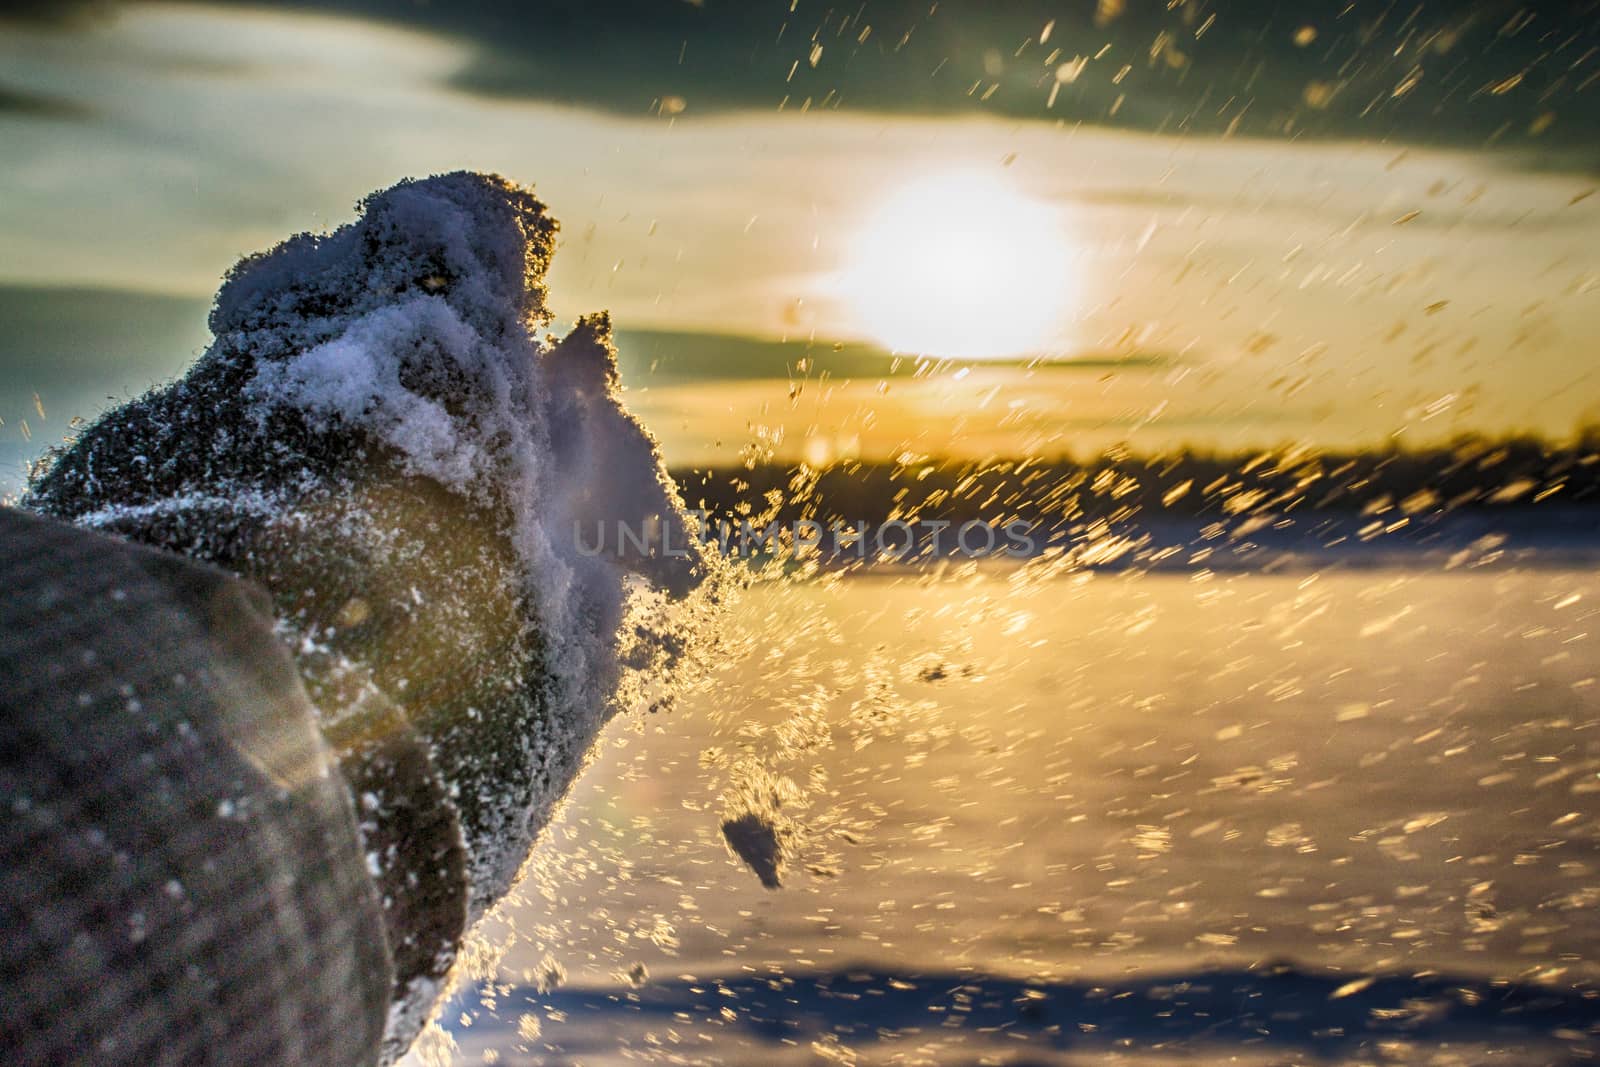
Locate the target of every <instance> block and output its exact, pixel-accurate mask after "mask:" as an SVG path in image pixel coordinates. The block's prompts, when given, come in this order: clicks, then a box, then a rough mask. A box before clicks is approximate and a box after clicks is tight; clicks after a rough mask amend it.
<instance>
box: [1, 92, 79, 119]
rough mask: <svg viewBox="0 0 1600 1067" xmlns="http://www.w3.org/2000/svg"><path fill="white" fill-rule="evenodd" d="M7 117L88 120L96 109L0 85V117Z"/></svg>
mask: <svg viewBox="0 0 1600 1067" xmlns="http://www.w3.org/2000/svg"><path fill="white" fill-rule="evenodd" d="M6 115H13V116H22V117H25V118H36V119H68V120H76V119H86V118H90V117H92V116H93V115H94V109H93V108H91V107H89V106H88V105H86V104H82V103H79V102H78V101H76V100H68V99H66V98H65V97H60V96H46V95H45V94H43V93H33V92H28V91H26V90H22V89H13V88H11V87H10V86H8V85H3V84H0V117H4V116H6Z"/></svg>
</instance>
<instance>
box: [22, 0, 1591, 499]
mask: <svg viewBox="0 0 1600 1067" xmlns="http://www.w3.org/2000/svg"><path fill="white" fill-rule="evenodd" d="M1597 14H1600V12H1597V8H1596V5H1595V4H1594V3H1578V4H1526V3H1524V4H1503V3H1476V4H1465V3H1459V2H1458V3H1451V4H1439V3H1428V2H1426V0H1424V2H1418V0H1408V2H1405V3H1366V2H1362V0H1355V2H1351V0H1341V2H1339V3H1336V4H1322V3H1309V4H1300V5H1278V4H1268V3H1260V2H1240V3H1234V4H1226V5H1224V4H1208V3H1203V2H1201V0H1182V2H1179V3H1177V4H1168V3H1167V2H1165V0H1163V2H1161V3H1140V2H1139V0H1089V2H1075V3H1054V4H1046V3H1018V4H1007V5H998V6H997V5H985V4H977V3H970V4H964V3H941V4H933V3H920V4H907V3H883V4H873V3H865V4H863V3H860V2H859V0H858V2H857V3H855V4H851V5H847V6H841V7H831V6H828V5H822V4H813V3H808V2H806V0H792V2H791V0H781V2H779V3H768V2H766V0H750V2H746V3H737V4H736V3H717V2H715V0H704V2H703V3H699V4H690V3H684V2H681V0H653V2H648V3H646V2H631V3H577V2H571V3H568V2H561V3H543V4H514V3H459V4H443V3H432V4H412V3H405V4H390V3H379V2H348V3H324V4H296V5H291V6H280V7H276V8H270V9H269V8H264V7H252V6H244V5H233V4H143V3H87V4H73V3H65V4H64V3H51V4H21V5H18V4H4V5H0V144H3V145H4V146H5V147H4V150H3V151H0V253H3V254H0V418H3V419H4V420H5V422H4V425H3V426H0V491H5V490H6V489H9V488H14V486H15V485H16V480H17V478H18V477H19V475H20V470H21V465H22V463H23V462H25V460H26V459H28V458H29V457H31V456H34V455H36V454H37V453H38V452H39V451H40V450H41V449H42V448H43V447H44V446H45V445H47V444H48V443H50V442H52V441H56V440H59V439H60V438H61V436H62V435H63V434H65V433H67V432H69V426H68V421H69V420H70V419H71V418H72V417H73V416H79V417H89V416H92V415H93V414H95V413H96V412H97V411H99V410H101V409H103V408H104V406H105V405H106V404H107V403H109V402H112V401H113V400H114V399H116V398H119V397H126V396H130V395H134V394H136V393H137V392H139V391H141V390H142V389H144V388H147V387H148V386H150V385H151V384H152V383H155V382H158V381H161V380H163V379H165V378H169V377H171V376H172V375H175V374H178V373H180V372H181V371H182V369H183V367H184V366H185V365H186V364H187V363H188V362H189V361H191V360H192V359H193V357H194V356H195V355H196V354H197V353H198V352H199V351H200V350H201V349H202V348H203V346H204V345H205V344H206V342H207V336H206V331H205V321H204V320H205V312H206V309H207V308H208V306H209V303H210V298H211V295H212V293H214V291H215V289H216V286H217V283H218V281H219V279H220V277H221V275H222V274H223V273H224V272H225V271H226V270H227V269H228V267H229V266H230V265H231V264H232V263H233V262H234V261H235V260H236V259H237V258H238V257H240V256H241V255H244V254H247V253H249V252H252V251H256V250H261V249H264V248H267V247H270V246H271V245H272V244H274V243H275V242H277V241H278V240H281V239H282V238H284V237H286V236H288V235H289V234H291V233H294V232H298V231H302V230H319V229H326V228H328V227H331V226H334V225H337V224H339V223H340V222H342V221H345V220H347V219H349V218H350V217H352V214H353V205H354V204H355V202H356V201H357V200H358V199H359V198H360V197H361V196H362V195H364V194H366V193H368V192H370V191H372V190H375V189H378V188H382V187H385V186H387V185H390V184H392V183H393V182H394V181H396V180H398V179H400V178H402V177H405V176H417V175H424V174H428V173H437V172H441V171H447V170H454V169H460V168H471V169H480V170H493V171H498V172H500V173H503V174H505V175H507V176H508V177H511V178H513V179H515V180H517V181H520V182H522V183H524V184H530V185H533V186H534V187H535V188H536V190H537V191H538V192H539V194H540V196H541V197H542V198H543V199H544V200H545V201H546V202H547V203H548V204H549V205H550V207H551V209H552V211H553V213H554V214H555V215H556V217H557V218H559V219H560V220H561V221H562V225H563V230H562V233H563V236H562V245H561V248H560V250H559V251H558V254H557V256H556V259H555V265H554V267H553V270H552V275H551V300H552V305H553V307H554V308H555V310H556V312H557V315H558V318H559V319H560V320H563V321H570V320H571V319H573V318H575V317H576V316H577V315H579V314H582V313H586V312H589V311H593V310H596V309H599V308H608V309H609V310H610V311H611V313H612V316H613V321H614V322H615V323H616V325H617V326H618V328H619V331H620V335H619V339H620V347H621V355H622V361H623V371H624V382H625V384H626V386H627V388H628V390H629V400H628V402H629V405H630V407H632V408H633V409H634V410H635V411H636V412H638V413H639V414H640V415H641V417H642V418H643V419H644V420H645V422H646V424H647V425H648V426H649V427H650V428H651V429H652V430H653V431H654V432H655V433H656V434H657V436H658V437H659V438H660V440H661V442H662V445H663V448H664V450H665V452H666V454H667V457H668V459H669V461H670V462H674V463H678V464H704V463H713V462H735V461H738V460H739V459H741V458H778V459H788V460H792V459H796V458H804V459H808V460H810V461H813V462H829V461H832V460H837V459H841V458H847V457H852V456H863V457H867V458H908V457H909V458H915V457H922V456H935V455H941V454H952V453H953V454H957V455H962V456H968V457H979V458H982V457H989V456H1016V455H1043V456H1049V455H1055V454H1060V453H1063V452H1071V451H1085V450H1092V449H1098V448H1102V447H1106V446H1109V445H1112V444H1116V443H1122V442H1126V443H1128V444H1130V445H1131V446H1133V447H1135V448H1143V449H1151V450H1155V449H1165V448H1172V447H1177V446H1180V445H1187V446H1193V447H1201V448H1217V449H1235V448H1246V447H1255V446H1267V445H1274V444H1280V443H1288V442H1304V443H1308V444H1313V445H1317V446H1322V447H1367V446H1373V445H1381V444H1383V443H1386V442H1390V441H1394V440H1400V441H1402V442H1410V443H1424V442H1428V441H1432V440H1437V439H1441V438H1444V437H1447V436H1449V435H1452V434H1456V433H1460V432H1466V431H1480V432H1487V433H1503V432H1508V431H1521V430H1531V431H1536V432H1541V433H1546V434H1549V435H1552V436H1562V435H1565V434H1567V433H1570V432H1571V431H1572V430H1573V429H1574V427H1575V426H1577V425H1578V424H1579V423H1582V422H1585V421H1600V380H1597V378H1596V371H1597V370H1600V353H1597V351H1596V345H1595V343H1594V339H1595V337H1596V336H1597V335H1600V256H1597V254H1596V253H1595V251H1594V249H1595V248H1596V247H1600V242H1597V238H1600V195H1593V194H1595V192H1596V190H1597V187H1600V154H1597V152H1596V149H1595V145H1596V144H1600V138H1597V134H1600V128H1597V127H1600V121H1597V116H1600V109H1597V107H1596V93H1597V92H1600V88H1597V85H1596V80H1597V74H1600V55H1597V47H1600V30H1597V29H1596V27H1597V26H1600V18H1597V17H1596V16H1597ZM41 412H42V413H43V414H42V416H41Z"/></svg>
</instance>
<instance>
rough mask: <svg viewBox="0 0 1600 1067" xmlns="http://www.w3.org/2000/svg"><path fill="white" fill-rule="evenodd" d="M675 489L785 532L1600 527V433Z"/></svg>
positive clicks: (859, 470)
mask: <svg viewBox="0 0 1600 1067" xmlns="http://www.w3.org/2000/svg"><path fill="white" fill-rule="evenodd" d="M673 476H674V478H675V479H676V481H677V483H678V486H679V489H680V490H681V491H682V493H683V496H684V499H685V501H686V502H687V503H688V505H689V506H690V507H697V508H703V509H705V510H706V511H707V512H709V513H711V514H713V515H719V516H730V517H735V518H737V517H741V516H759V517H762V518H763V519H764V520H771V519H776V520H780V521H784V522H789V521H793V520H794V519H798V518H811V519H815V520H817V521H820V522H823V523H827V522H829V521H832V520H839V521H841V522H845V523H850V522H857V521H867V522H873V523H878V522H884V521H888V520H891V519H897V518H906V517H910V516H916V517H920V518H924V519H948V520H951V521H953V522H963V521H967V520H971V519H982V520H986V521H1006V520H1009V519H1013V518H1015V519H1022V520H1026V521H1029V522H1039V523H1047V524H1053V523H1062V522H1069V523H1072V522H1094V521H1100V520H1103V521H1106V522H1109V523H1113V524H1117V523H1122V522H1133V521H1139V520H1158V519H1161V518H1164V517H1166V518H1186V519H1202V520H1203V519H1205V518H1208V517H1214V518H1215V519H1217V520H1219V521H1228V520H1233V519H1239V518H1242V517H1245V516H1263V515H1283V516H1292V515H1294V514H1296V513H1334V514H1342V515H1364V516H1371V517H1372V519H1373V521H1375V522H1383V521H1388V522H1393V521H1397V520H1398V519H1400V518H1408V519H1410V520H1412V521H1424V520H1428V519H1432V518H1437V517H1441V516H1445V515H1449V514H1452V513H1457V512H1479V513H1482V512H1490V511H1506V510H1510V509H1527V508H1531V507H1562V506H1565V507H1567V508H1572V507H1579V508H1584V509H1594V511H1595V515H1596V520H1597V522H1600V427H1592V428H1588V429H1585V430H1584V431H1582V432H1580V433H1579V434H1578V435H1577V436H1576V437H1575V438H1574V439H1572V440H1571V441H1568V442H1564V443H1560V444H1556V443H1552V442H1549V441H1546V440H1543V439H1540V438H1537V437H1533V436H1517V437H1507V438H1497V439H1488V438H1481V437H1462V438H1459V439H1457V440H1455V441H1453V442H1451V443H1450V444H1448V445H1442V446H1439V447H1431V448H1422V449H1402V448H1400V447H1395V448H1392V449H1386V450H1381V451H1362V452H1323V451H1316V450H1313V449H1309V448H1305V447H1300V446H1289V447H1283V448H1277V449H1269V450H1265V451H1259V452H1251V453H1244V454H1234V455H1222V454H1216V453H1209V452H1199V451H1190V450H1182V451H1176V452H1171V453H1166V454H1157V455H1140V454H1135V453H1133V452H1131V451H1128V450H1127V449H1124V448H1113V449H1110V450H1107V451H1106V452H1104V453H1101V454H1100V455H1098V456H1095V457H1092V458H1086V459H1071V458H1058V459H1051V460H1036V459H1024V460H999V461H992V462H987V463H977V462H970V461H957V460H931V461H928V462H923V463H910V464H894V463H885V462H861V461H852V462H844V463H840V464H837V465H833V466H829V467H827V468H824V469H821V470H815V469H811V468H808V467H805V466H803V465H782V464H758V465H753V466H741V467H726V468H711V469H679V470H674V471H673Z"/></svg>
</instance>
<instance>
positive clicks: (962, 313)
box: [841, 171, 1075, 359]
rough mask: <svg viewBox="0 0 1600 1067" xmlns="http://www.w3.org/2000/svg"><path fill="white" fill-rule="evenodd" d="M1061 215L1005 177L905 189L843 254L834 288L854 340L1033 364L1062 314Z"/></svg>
mask: <svg viewBox="0 0 1600 1067" xmlns="http://www.w3.org/2000/svg"><path fill="white" fill-rule="evenodd" d="M1072 248H1073V246H1072V242H1071V240H1070V239H1069V237H1068V235H1067V233H1066V232H1065V226H1064V220H1063V219H1062V217H1061V212H1060V210H1059V209H1058V208H1057V207H1056V206H1055V205H1052V204H1050V203H1047V202H1045V201H1042V200H1039V199H1037V198H1035V197H1032V196H1029V195H1028V194H1026V193H1024V192H1023V191H1021V190H1020V189H1018V188H1017V187H1016V186H1015V185H1014V184H1012V183H1011V182H1008V181H1006V180H1005V179H1004V177H1003V176H1000V175H993V174H988V173H984V172H980V171H952V172H949V173H944V174H938V175H931V176H928V177H926V178H922V179H919V180H917V181H915V182H913V183H911V184H909V185H906V186H904V187H902V188H901V189H899V190H898V191H897V192H895V193H894V194H893V195H891V196H890V197H888V198H887V199H886V200H885V201H884V202H883V203H882V204H881V205H879V206H878V207H877V209H876V210H875V211H874V212H873V213H872V214H871V215H870V217H869V218H868V219H867V221H866V223H865V224H864V225H863V227H862V228H861V229H860V231H859V232H858V233H857V234H856V236H855V238H854V240H853V241H852V243H851V247H850V254H849V260H848V263H847V266H846V268H845V270H844V272H843V277H842V279H841V281H842V282H843V286H844V296H845V298H846V301H847V302H848V304H849V306H850V307H851V309H852V311H853V313H854V321H855V325H856V327H857V329H858V330H859V331H860V332H861V333H863V334H866V335H867V336H869V337H871V338H872V339H873V340H875V341H877V342H878V343H879V344H882V345H884V346H885V347H887V348H890V349H893V350H894V351H896V352H903V353H907V354H910V355H926V356H935V357H955V358H968V359H982V358H994V357H1001V356H1024V355H1037V354H1042V353H1044V352H1046V351H1047V350H1048V349H1050V348H1051V347H1053V346H1055V345H1056V344H1057V342H1058V341H1059V339H1060V334H1061V331H1062V330H1063V328H1064V327H1065V325H1066V323H1067V320H1068V318H1069V312H1070V311H1071V306H1072V298H1073V296H1074V289H1075V286H1074V284H1073V278H1072V268H1073V255H1072Z"/></svg>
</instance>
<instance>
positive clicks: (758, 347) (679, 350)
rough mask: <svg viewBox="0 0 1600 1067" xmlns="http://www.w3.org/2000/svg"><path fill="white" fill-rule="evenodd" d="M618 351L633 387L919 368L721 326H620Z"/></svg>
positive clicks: (920, 367)
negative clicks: (711, 329)
mask: <svg viewBox="0 0 1600 1067" xmlns="http://www.w3.org/2000/svg"><path fill="white" fill-rule="evenodd" d="M617 351H618V353H619V363H620V365H621V369H622V379H623V381H624V382H626V383H628V384H629V385H630V386H633V387H636V388H637V387H639V386H644V385H650V384H662V385H666V384H674V383H679V382H692V381H709V380H721V381H729V380H746V381H748V380H774V379H775V380H778V381H782V380H785V379H802V378H809V379H812V380H816V379H818V378H829V379H832V380H835V381H839V380H846V379H868V380H877V379H881V378H915V377H919V376H921V375H922V374H923V373H924V372H925V370H926V368H925V365H924V361H923V360H919V359H916V358H911V357H905V356H896V355H894V354H893V353H892V352H890V351H888V350H887V349H884V348H880V347H878V346H876V345H870V344H865V343H861V342H848V343H831V342H828V341H817V342H812V341H807V340H804V339H797V340H790V341H775V340H768V339H764V338H757V337H744V336H740V335H736V334H724V333H697V332H678V331H671V330H619V331H618V333H617ZM1177 362H1179V359H1178V357H1176V356H1174V355H1172V354H1170V353H1164V352H1129V353H1113V352H1083V353H1075V354H1073V355H1072V356H1071V357H1070V358H1064V359H1059V360H1040V359H1031V358H1030V359H982V360H945V361H942V362H941V365H942V366H948V368H949V369H955V368H957V367H964V366H983V367H1000V366H1009V367H1028V368H1033V369H1036V370H1040V371H1062V372H1065V373H1071V372H1083V371H1091V370H1092V371H1099V372H1104V371H1107V370H1127V371H1137V370H1159V369H1164V368H1168V367H1171V366H1173V365H1174V364H1175V363H1177Z"/></svg>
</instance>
